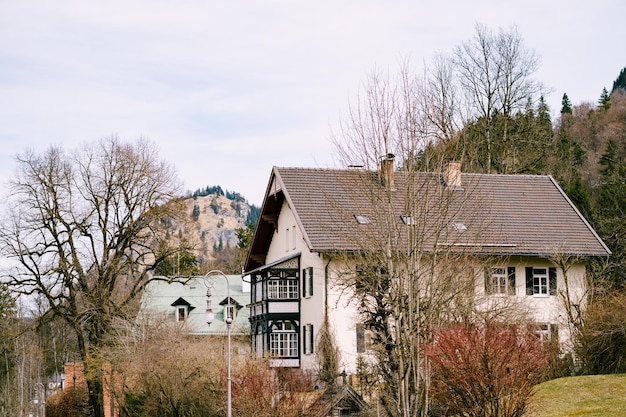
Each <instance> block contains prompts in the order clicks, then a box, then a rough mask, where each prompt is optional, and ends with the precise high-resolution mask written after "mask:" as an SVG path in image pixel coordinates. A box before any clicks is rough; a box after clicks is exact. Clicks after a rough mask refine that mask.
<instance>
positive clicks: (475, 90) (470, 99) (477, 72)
mask: <svg viewBox="0 0 626 417" xmlns="http://www.w3.org/2000/svg"><path fill="white" fill-rule="evenodd" d="M453 54H454V63H455V68H456V71H457V74H458V82H459V84H460V86H461V87H462V91H463V93H462V94H463V97H464V100H465V105H466V110H467V116H468V117H469V121H479V122H480V125H481V129H482V132H483V135H484V141H485V148H486V152H485V158H484V161H483V168H484V172H487V173H489V172H491V170H492V162H493V161H492V158H493V157H494V155H495V152H494V145H495V142H494V141H495V140H498V141H500V142H502V143H506V141H507V137H506V135H507V130H508V120H509V118H510V117H511V116H512V115H513V113H514V112H515V111H516V110H522V109H523V108H524V105H525V104H526V101H527V100H528V98H532V97H533V96H534V95H535V94H537V93H538V92H539V91H540V90H541V85H540V84H539V83H538V82H536V81H534V80H533V79H532V78H531V77H532V75H533V74H534V73H535V72H536V71H537V69H538V67H539V58H538V57H537V55H536V54H535V53H534V52H533V51H532V50H528V49H526V48H525V47H524V44H523V40H522V38H521V36H520V35H519V33H518V32H517V29H515V28H512V29H510V30H509V31H505V30H502V29H500V30H499V31H498V32H497V33H494V32H493V31H492V30H490V29H489V28H487V27H486V26H485V25H482V24H477V25H476V33H475V35H474V38H473V39H471V40H469V41H466V42H463V43H461V45H460V46H458V47H457V48H455V50H454V53H453ZM498 114H499V115H502V116H504V120H505V126H504V130H503V132H504V133H503V137H501V138H494V137H492V134H493V127H494V118H495V116H496V115H498Z"/></svg>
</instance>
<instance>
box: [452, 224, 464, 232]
mask: <svg viewBox="0 0 626 417" xmlns="http://www.w3.org/2000/svg"><path fill="white" fill-rule="evenodd" d="M452 227H454V230H458V231H459V232H464V231H466V230H467V226H466V225H465V224H464V223H462V222H452Z"/></svg>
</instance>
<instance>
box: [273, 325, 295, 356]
mask: <svg viewBox="0 0 626 417" xmlns="http://www.w3.org/2000/svg"><path fill="white" fill-rule="evenodd" d="M298 349H299V346H298V333H297V332H296V330H295V328H294V326H293V324H292V323H291V322H289V321H279V322H276V323H274V325H273V326H272V332H271V333H270V356H271V357H272V358H297V357H298Z"/></svg>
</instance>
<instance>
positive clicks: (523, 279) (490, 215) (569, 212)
mask: <svg viewBox="0 0 626 417" xmlns="http://www.w3.org/2000/svg"><path fill="white" fill-rule="evenodd" d="M390 156H391V155H390ZM409 181H414V182H415V184H416V186H415V187H414V188H415V189H425V187H426V186H427V187H430V189H431V190H435V189H436V190H438V191H437V192H440V193H447V194H446V195H447V196H448V197H447V198H448V199H447V200H446V201H447V203H446V205H447V207H446V215H445V216H439V217H445V218H443V220H442V219H441V218H439V219H438V221H443V222H444V227H442V228H441V229H440V233H438V237H437V239H438V240H437V241H436V242H430V243H429V242H426V243H427V244H431V247H432V248H433V249H432V250H433V251H437V248H440V247H444V246H446V247H447V248H448V249H450V248H452V250H459V251H467V252H468V253H471V254H472V255H473V256H475V257H476V258H477V259H480V260H481V261H482V262H484V261H485V260H488V264H487V265H484V266H483V267H484V274H482V273H481V274H480V275H478V274H477V278H476V286H475V287H476V296H477V297H478V298H481V299H482V300H483V301H482V302H483V303H487V304H488V303H490V302H497V301H498V300H502V299H507V300H514V301H515V302H516V303H518V304H520V305H524V306H525V307H526V308H527V310H528V311H529V312H530V314H531V317H532V319H534V321H535V322H536V323H537V324H538V328H539V330H540V333H543V334H542V337H543V336H545V337H550V336H552V337H554V335H556V334H558V337H559V339H560V340H561V341H562V342H565V341H567V339H568V333H567V329H566V327H567V326H566V317H565V316H564V311H563V307H562V306H563V303H562V300H561V299H560V297H561V296H562V295H563V294H565V293H566V294H567V296H568V297H570V301H571V304H572V305H573V306H574V308H575V309H581V308H584V299H585V288H586V287H585V262H586V260H588V259H589V258H590V257H606V256H609V255H610V251H609V249H608V248H607V247H606V245H605V244H604V243H603V242H602V240H601V239H600V238H599V237H598V235H597V234H596V233H595V231H594V230H593V229H592V227H591V226H590V225H589V223H588V222H587V221H586V220H585V219H584V218H583V216H582V215H581V214H580V212H579V211H578V210H577V209H576V207H574V205H573V204H572V202H571V201H570V200H569V199H568V197H567V196H566V195H565V193H564V192H563V191H562V190H561V188H560V187H559V186H558V184H557V183H556V181H555V180H554V179H553V178H552V177H550V176H534V175H532V176H531V175H495V174H468V173H461V172H460V166H459V164H456V163H452V164H449V165H448V166H447V167H446V170H445V172H444V173H442V174H439V173H419V174H414V176H409V175H408V174H407V173H404V172H402V171H398V172H394V171H393V160H392V159H391V160H386V161H385V160H384V161H383V164H381V169H380V170H379V171H367V170H363V169H344V170H341V169H307V168H279V167H274V168H273V169H272V172H271V175H270V179H269V184H268V186H267V190H266V193H265V198H264V201H263V204H262V208H261V214H260V218H259V222H258V225H257V228H256V231H255V234H254V237H253V241H252V244H251V247H250V250H249V252H248V255H247V259H246V264H245V268H244V270H245V273H246V274H247V275H249V276H250V280H251V304H250V324H251V334H252V345H253V346H252V347H253V349H254V350H255V351H256V352H257V354H259V355H264V356H269V357H270V358H271V364H272V365H273V366H282V367H300V368H302V369H314V368H315V367H316V357H315V349H316V342H317V337H318V331H319V329H320V328H321V326H322V323H323V320H324V316H325V314H327V315H328V320H329V322H330V324H331V326H332V328H333V330H334V333H335V337H336V341H337V344H338V346H339V348H340V351H341V358H342V361H343V364H342V365H343V368H344V369H346V370H347V371H348V372H349V373H350V372H354V371H355V369H356V358H357V355H358V354H359V353H360V352H362V351H363V349H364V348H366V347H365V346H364V339H363V336H364V335H363V331H362V326H361V325H360V321H359V320H360V319H359V317H358V314H357V311H356V309H355V306H354V305H352V304H351V302H350V300H349V297H346V293H345V288H343V287H342V286H340V285H336V283H337V282H338V281H337V280H338V276H337V271H338V270H339V268H338V265H337V263H338V262H340V261H339V260H338V259H339V257H338V256H337V255H338V254H346V253H350V252H356V251H359V250H360V249H361V248H359V247H358V246H356V243H355V242H356V239H354V236H356V235H358V234H363V233H367V230H368V229H367V228H368V227H369V225H368V223H369V222H370V219H372V218H374V217H375V215H376V213H374V212H372V210H373V209H372V207H370V201H371V200H370V197H371V196H370V194H371V193H372V192H381V193H382V192H391V193H392V198H391V200H390V201H392V204H393V210H394V211H395V213H396V214H397V215H396V216H395V224H394V227H398V228H402V227H404V228H405V229H408V228H410V227H411V225H412V224H413V222H412V219H411V217H410V216H408V215H407V213H405V212H404V210H405V209H404V207H407V204H406V203H407V201H406V200H405V199H406V198H407V197H406V193H405V192H404V191H403V190H406V189H410V188H411V187H408V188H407V185H410V184H408V182H409ZM418 185H419V187H418ZM377 190H378V191H377ZM394 193H395V194H394ZM411 198H421V197H420V192H416V193H415V195H413V197H411ZM424 198H426V197H424ZM428 210H431V212H432V214H433V215H432V217H433V219H434V218H436V217H437V216H435V213H440V210H441V207H438V206H432V207H430V208H429V209H428ZM433 221H434V220H433ZM402 230H404V229H402ZM403 233H405V232H403ZM425 239H426V238H425ZM344 259H345V257H344ZM559 259H567V268H565V269H563V268H560V267H559V266H560V265H559ZM478 276H480V278H478ZM565 289H567V292H565ZM485 300H486V301H485ZM490 300H491V301H490ZM560 327H561V329H560Z"/></svg>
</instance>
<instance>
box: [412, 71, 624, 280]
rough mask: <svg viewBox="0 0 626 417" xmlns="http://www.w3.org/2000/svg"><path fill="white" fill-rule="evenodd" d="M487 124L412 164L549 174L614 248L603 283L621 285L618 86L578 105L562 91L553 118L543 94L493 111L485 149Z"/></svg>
mask: <svg viewBox="0 0 626 417" xmlns="http://www.w3.org/2000/svg"><path fill="white" fill-rule="evenodd" d="M622 74H623V71H622ZM620 77H622V75H620ZM615 84H616V85H618V84H619V79H618V80H617V81H616V82H615ZM485 124H486V122H485V121H484V120H483V119H482V118H481V119H478V120H476V121H474V122H472V123H470V124H468V125H466V126H465V127H464V128H463V129H462V130H461V131H460V132H459V134H458V135H456V136H455V137H454V138H452V139H450V140H448V141H439V142H437V143H436V144H432V145H430V146H428V147H427V149H426V150H425V152H424V153H423V154H421V155H420V156H419V157H418V163H422V162H425V161H431V160H439V159H440V158H443V159H444V160H446V159H447V160H453V159H454V160H459V161H461V162H462V165H463V170H464V171H466V172H491V173H504V174H549V175H552V176H553V177H554V178H555V179H556V180H557V181H558V182H559V184H560V185H561V187H562V188H563V189H564V190H565V192H566V193H567V194H568V196H569V197H570V199H571V200H572V201H573V202H574V203H575V204H576V206H577V207H578V208H579V210H580V211H581V212H582V213H583V214H584V215H585V217H586V218H587V219H588V220H589V221H590V222H591V223H592V225H593V226H594V228H595V229H596V231H597V232H598V233H599V234H600V236H601V237H602V238H603V239H604V241H605V242H606V244H607V245H608V246H609V248H610V249H611V251H612V252H613V256H612V258H611V261H610V264H609V266H608V269H604V270H603V277H604V278H605V283H608V284H610V286H611V287H613V286H617V287H622V286H623V283H624V282H626V281H625V280H626V270H625V269H624V266H626V265H625V263H624V254H625V251H626V247H625V243H624V239H625V238H626V217H625V216H624V214H626V213H625V212H626V91H625V90H624V88H623V87H617V88H615V89H614V90H613V91H612V92H611V94H610V95H609V94H608V93H607V92H606V90H604V91H603V93H602V94H601V95H600V98H599V100H598V101H597V102H595V103H594V102H585V103H581V104H578V105H572V104H571V103H570V101H569V99H568V97H567V94H564V95H563V103H562V109H561V111H560V115H559V116H558V117H557V118H556V120H551V118H550V110H549V109H548V107H547V106H546V104H545V102H544V101H543V98H540V100H539V102H538V104H537V105H536V106H532V105H531V104H530V102H528V103H527V105H526V108H525V110H524V111H520V112H519V113H516V114H513V115H511V116H505V115H503V114H495V115H494V117H493V120H492V121H491V125H490V135H491V138H492V143H491V146H490V152H489V153H488V152H487V143H486V139H485V135H484V125H485ZM435 156H436V157H435ZM425 168H426V167H425Z"/></svg>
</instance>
